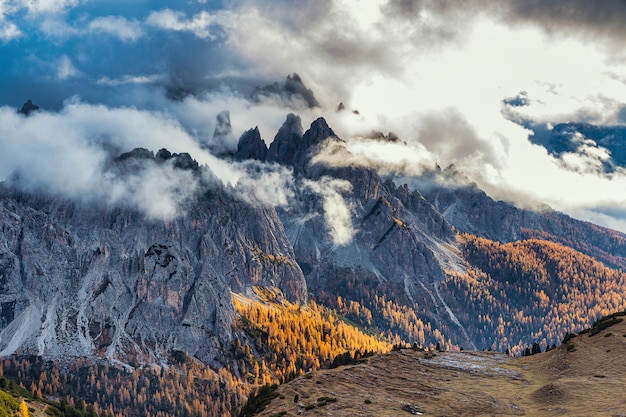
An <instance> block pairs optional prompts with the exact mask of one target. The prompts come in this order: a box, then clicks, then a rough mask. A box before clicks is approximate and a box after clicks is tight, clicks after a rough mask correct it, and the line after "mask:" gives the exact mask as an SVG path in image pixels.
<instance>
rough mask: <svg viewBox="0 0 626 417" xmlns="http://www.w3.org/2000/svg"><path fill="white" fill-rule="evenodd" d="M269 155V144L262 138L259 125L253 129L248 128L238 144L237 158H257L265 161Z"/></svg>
mask: <svg viewBox="0 0 626 417" xmlns="http://www.w3.org/2000/svg"><path fill="white" fill-rule="evenodd" d="M266 156H267V145H265V142H264V141H263V139H262V138H261V132H259V127H258V126H256V127H254V128H253V129H249V130H246V131H245V132H244V133H243V135H241V137H240V138H239V143H238V144H237V152H235V156H234V157H235V159H236V160H240V161H242V160H245V159H257V160H259V161H265V158H266Z"/></svg>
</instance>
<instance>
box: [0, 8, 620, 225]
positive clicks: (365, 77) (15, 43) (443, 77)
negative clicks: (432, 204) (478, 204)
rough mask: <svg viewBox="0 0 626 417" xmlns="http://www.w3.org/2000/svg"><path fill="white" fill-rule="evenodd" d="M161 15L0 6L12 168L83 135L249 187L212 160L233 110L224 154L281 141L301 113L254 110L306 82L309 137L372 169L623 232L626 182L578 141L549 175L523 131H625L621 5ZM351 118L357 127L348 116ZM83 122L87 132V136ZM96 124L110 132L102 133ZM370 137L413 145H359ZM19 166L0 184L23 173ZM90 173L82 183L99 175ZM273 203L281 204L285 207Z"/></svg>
mask: <svg viewBox="0 0 626 417" xmlns="http://www.w3.org/2000/svg"><path fill="white" fill-rule="evenodd" d="M149 3H150V4H148V3H145V2H136V3H133V4H127V3H126V2H110V3H107V4H104V3H101V2H82V1H72V0H65V1H56V2H49V1H43V0H39V1H32V0H29V1H25V0H4V1H0V54H1V55H2V59H3V64H4V65H2V67H1V68H0V105H6V106H9V107H10V108H9V107H6V108H3V109H2V112H1V113H2V114H1V117H2V122H3V123H2V125H1V126H0V129H2V134H3V136H2V138H0V141H2V145H3V146H5V147H7V146H8V149H13V148H11V146H12V147H14V149H13V150H12V152H16V153H17V154H18V155H22V153H23V154H24V156H23V157H22V156H19V157H17V158H15V161H22V160H23V164H24V167H26V166H28V164H27V162H29V161H30V162H33V161H32V159H33V157H32V156H31V157H30V158H31V160H29V159H28V158H27V157H26V155H27V152H26V148H23V149H21V148H20V147H19V146H18V145H16V144H15V143H12V142H14V141H16V140H17V139H15V138H25V139H24V140H26V138H27V137H28V139H30V140H31V141H34V142H31V149H34V148H37V149H48V147H50V146H52V145H51V142H50V141H49V140H52V139H51V138H52V137H57V136H58V137H57V140H56V142H54V143H55V144H57V145H58V146H60V147H61V149H65V148H64V147H63V146H61V145H59V144H61V143H64V142H63V141H68V143H71V141H72V140H75V141H78V139H72V138H78V137H79V136H81V135H82V136H86V137H89V138H91V139H89V141H87V142H81V143H82V145H84V146H86V148H85V152H87V151H91V150H92V149H91V147H93V146H94V145H92V144H91V143H92V142H93V141H97V140H98V139H94V138H103V137H107V138H111V140H112V143H116V144H118V145H120V146H126V147H127V148H129V145H131V144H132V145H135V144H143V146H145V147H147V148H149V149H154V150H156V149H158V148H159V147H160V146H163V147H167V148H168V149H170V148H175V147H177V146H178V147H180V150H181V151H189V152H190V153H191V154H192V155H193V156H194V157H196V158H199V159H202V160H203V163H206V164H207V165H209V166H210V167H211V169H212V170H214V171H215V172H216V176H217V177H218V178H220V179H223V180H224V181H231V182H232V184H236V183H237V181H239V180H240V179H242V178H245V179H247V180H250V181H254V180H255V175H257V174H255V175H248V174H247V173H246V172H248V171H250V170H251V168H250V167H236V166H233V165H229V164H225V163H224V162H223V161H221V162H220V161H219V160H218V159H217V158H214V157H213V156H212V155H211V154H210V153H209V152H206V150H204V148H203V147H202V145H203V144H204V145H207V144H209V145H210V143H211V141H212V140H213V131H214V128H215V115H217V114H218V113H219V112H221V111H222V110H230V114H231V117H232V125H233V135H232V137H231V138H230V139H228V140H227V141H226V142H225V143H223V144H222V146H223V147H224V148H225V149H233V148H234V146H236V143H235V142H236V139H237V138H238V137H239V135H240V134H241V133H242V132H243V131H245V130H246V129H249V128H251V127H254V126H257V125H258V127H259V129H260V131H261V134H262V135H273V133H274V132H276V131H277V129H278V127H279V126H280V124H281V123H282V121H283V120H284V115H285V114H286V113H288V112H289V111H290V110H289V109H287V108H286V107H287V106H288V105H289V103H285V102H279V101H275V102H271V101H261V102H256V103H254V102H251V101H250V100H249V98H250V95H251V94H252V92H253V91H254V88H255V87H257V86H260V85H268V84H271V83H273V82H276V81H279V82H280V81H281V80H283V79H284V77H285V76H286V75H287V74H291V73H293V72H297V73H298V74H300V76H301V77H302V79H303V80H304V82H305V83H306V85H307V87H310V88H311V89H312V90H313V91H314V92H315V97H316V99H317V101H318V102H319V105H320V107H319V108H318V109H317V110H314V111H310V110H303V109H299V111H298V112H299V113H300V115H301V117H302V118H303V121H304V122H305V124H306V122H307V121H311V120H314V119H315V118H316V117H317V116H319V115H320V114H321V115H323V116H324V117H326V118H327V120H328V122H329V124H330V125H331V126H332V127H333V129H334V130H335V131H336V132H337V133H338V134H339V135H340V136H341V137H342V138H343V139H346V140H347V145H346V146H347V149H348V150H349V151H350V152H351V153H352V154H353V155H357V156H358V157H360V158H361V161H360V163H365V162H363V161H366V162H367V163H369V164H375V165H376V166H379V167H381V169H383V168H384V169H385V170H386V171H385V172H402V173H403V174H410V175H413V174H415V173H419V172H420V170H421V169H422V168H420V167H425V166H432V165H433V164H435V163H438V164H440V165H441V166H446V165H448V164H455V165H456V166H457V167H458V169H459V170H461V171H463V172H465V173H466V174H467V175H468V176H469V177H470V178H471V179H472V180H474V181H476V182H477V183H478V184H479V185H480V186H481V187H483V188H484V189H485V190H487V191H488V192H489V193H490V194H491V195H492V196H494V197H496V198H503V199H507V200H512V201H515V202H516V203H518V204H528V203H529V202H531V201H542V202H546V203H548V204H550V205H552V206H553V207H554V208H556V209H559V210H563V211H565V212H567V213H570V214H573V215H576V216H580V217H582V218H585V219H588V220H593V221H599V222H600V223H602V224H605V225H609V226H613V227H618V228H620V229H621V230H626V227H624V219H626V216H624V214H623V212H622V211H621V210H619V209H618V208H619V207H623V206H624V204H625V203H626V201H625V198H623V197H622V195H624V193H623V190H624V185H625V180H624V178H626V176H625V175H624V173H623V172H622V171H621V170H619V169H618V170H615V171H614V172H611V173H609V174H607V173H603V172H599V167H600V166H601V165H602V164H603V163H604V162H605V161H606V157H607V154H606V152H605V151H604V150H603V149H601V148H598V147H594V146H592V144H590V143H588V138H584V137H582V138H580V149H579V150H580V151H579V152H570V153H567V154H564V155H561V156H560V157H555V156H553V155H550V154H548V153H547V152H546V151H545V149H544V148H542V147H540V146H537V145H534V144H532V143H531V142H530V141H529V140H528V137H529V135H530V134H531V133H532V132H531V131H530V130H529V129H527V128H526V127H524V126H525V125H524V124H522V123H520V120H525V121H529V122H532V123H534V124H542V125H544V126H553V125H555V124H557V123H563V122H587V123H593V124H598V125H607V124H621V123H623V122H624V117H623V114H624V112H625V110H624V109H625V108H626V104H625V101H624V97H626V80H625V79H624V77H623V75H622V74H624V73H625V71H626V59H625V58H626V57H625V56H624V53H623V51H624V48H623V46H624V45H623V44H624V42H625V41H624V39H626V37H625V36H624V35H625V33H624V32H625V31H626V29H625V26H624V25H623V22H624V21H625V19H626V5H625V4H624V2H622V1H617V0H607V1H603V2H595V3H594V2H588V1H583V0H570V1H565V0H553V1H534V0H504V1H500V2H492V1H486V0H469V1H462V2H461V1H459V0H373V1H368V2H362V1H358V0H337V1H326V0H325V1H303V2H298V3H297V4H296V3H293V2H288V1H283V0H280V1H269V0H252V1H245V2H244V1H241V0H229V1H224V2H212V1H203V2H200V1H190V2H182V3H180V4H172V3H171V2H165V1H161V0H158V1H154V2H149ZM72 97H78V101H76V100H77V99H75V98H72ZM515 97H517V98H518V99H517V100H514V99H512V98H515ZM28 98H32V99H33V101H34V102H35V103H36V104H39V105H41V106H42V107H43V108H44V109H48V110H50V112H48V113H46V112H44V113H42V114H41V115H39V116H36V117H32V118H28V120H26V121H20V120H21V119H15V117H14V115H9V113H11V112H10V110H11V109H12V110H13V111H14V109H16V108H18V107H19V106H20V105H21V104H22V103H23V102H24V101H25V100H26V99H28ZM77 103H79V104H77ZM339 103H343V105H344V108H345V110H344V111H341V112H336V109H337V107H338V105H339ZM87 113H89V114H90V115H91V116H90V118H89V120H90V121H89V122H87V121H86V120H87V117H83V118H82V119H81V115H84V114H87ZM118 114H119V115H124V117H121V116H120V117H116V116H115V115H118ZM101 115H104V117H103V120H106V122H102V123H98V122H97V120H99V117H100V116H101ZM127 116H128V117H130V119H128V120H135V119H137V121H138V123H139V126H142V128H141V129H139V128H134V127H133V126H132V125H130V124H129V123H126V122H125V120H124V119H125V118H126V117H127ZM91 117H92V118H91ZM63 123H67V124H68V126H63ZM81 123H82V124H81ZM111 124H119V125H120V127H118V128H115V129H114V128H112V127H111ZM11 126H18V127H19V128H14V129H13V130H12V127H11ZM70 126H71V127H70ZM157 128H158V129H157ZM29 129H30V130H32V132H31V134H29V135H25V134H23V132H26V131H29ZM37 129H39V130H37ZM143 129H145V131H144V130H143ZM160 129H163V132H168V133H167V134H162V133H161V132H159V131H157V130H160ZM372 130H378V131H384V132H389V131H393V132H395V133H396V134H397V135H398V136H399V137H400V139H401V140H400V141H398V142H384V141H371V140H365V139H364V138H365V137H366V136H368V135H369V134H370V133H371V131H372ZM38 132H39V133H38ZM42 132H45V133H46V134H48V133H51V134H49V135H48V136H50V138H46V137H45V136H46V135H44V133H42ZM56 132H59V133H58V135H57V133H56ZM60 132H63V133H60ZM148 132H149V133H148ZM61 135H62V136H63V139H62V138H61V137H60V136H61ZM9 136H11V137H9ZM33 138H34V139H33ZM68 138H69V139H68ZM120 138H124V139H120ZM90 141H91V142H90ZM9 142H10V143H9ZM266 142H268V141H267V138H266ZM34 144H36V147H35V145H34ZM84 146H83V147H84ZM139 146H141V145H139ZM72 149H74V150H75V152H78V149H83V148H81V146H78V147H77V148H72ZM125 150H128V149H125ZM170 150H172V151H176V149H170ZM20 152H21V153H20ZM97 152H98V151H96V154H97ZM70 154H71V153H69V151H68V154H67V155H70ZM76 158H78V157H76ZM85 158H87V157H86V156H85ZM9 159H11V158H7V157H5V160H4V161H2V163H3V165H2V166H3V167H5V166H6V167H11V168H16V166H15V165H16V162H15V161H12V160H9ZM78 159H79V158H78ZM355 159H359V158H355ZM92 162H93V164H94V165H93V166H96V167H97V166H99V165H98V164H101V160H100V159H96V160H94V161H92ZM356 162H358V161H355V163H356ZM5 163H6V165H4V164H5ZM41 163H42V166H43V167H45V161H42V162H41ZM31 166H32V165H31ZM80 166H81V169H82V168H83V167H82V165H80ZM84 169H85V173H86V174H85V176H84V177H85V178H90V177H91V176H97V174H98V172H99V171H98V170H97V169H95V170H94V169H93V168H92V167H91V166H85V167H84ZM5 171H8V168H7V169H5ZM92 171H93V172H92ZM252 171H253V170H252ZM56 174H57V175H58V176H60V177H63V173H62V172H59V173H56ZM35 175H37V174H35ZM275 177H276V178H275ZM278 177H283V175H282V174H281V173H278V172H272V171H268V172H267V173H263V174H262V175H257V177H256V180H259V181H261V182H263V183H266V184H267V185H268V186H269V187H270V188H267V187H266V188H265V189H266V191H267V193H271V192H272V191H271V190H272V188H271V185H270V184H274V183H275V181H276V180H277V179H278ZM46 178H47V176H46V175H43V174H42V175H41V178H40V179H41V180H42V181H45V180H46ZM244 183H245V181H243V180H242V182H241V184H244ZM242 186H243V185H242ZM290 186H291V185H290V184H288V183H285V184H282V185H280V190H288V189H289V187H290ZM72 187H76V188H77V189H80V188H81V187H83V188H84V187H85V185H84V184H83V185H81V184H80V183H79V184H72V185H71V187H70V188H72ZM246 187H249V185H246ZM253 188H254V187H253ZM259 189H263V187H259ZM274 194H275V195H276V196H277V198H276V201H274V202H272V204H282V202H283V201H284V200H285V198H289V192H288V191H285V192H282V191H281V192H274ZM165 211H167V210H165ZM340 229H341V227H339V228H338V229H337V230H340Z"/></svg>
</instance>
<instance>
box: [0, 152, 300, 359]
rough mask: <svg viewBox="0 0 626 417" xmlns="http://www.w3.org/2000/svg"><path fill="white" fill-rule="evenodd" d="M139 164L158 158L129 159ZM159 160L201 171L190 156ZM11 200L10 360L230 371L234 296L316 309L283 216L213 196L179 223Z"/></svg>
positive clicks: (0, 286) (2, 331)
mask: <svg viewBox="0 0 626 417" xmlns="http://www.w3.org/2000/svg"><path fill="white" fill-rule="evenodd" d="M135 157H140V158H141V157H147V158H150V157H152V155H151V152H149V151H148V153H146V152H145V150H135V151H133V152H131V153H129V154H126V155H125V156H123V157H122V158H125V159H129V158H135ZM157 158H162V159H168V158H178V160H180V161H181V163H180V166H179V169H190V168H191V169H198V168H197V163H195V161H193V162H194V163H195V164H194V163H190V162H189V161H188V155H186V154H181V155H174V156H171V155H169V152H167V151H166V150H161V151H159V153H157ZM194 167H195V168H194ZM0 196H1V197H0V224H2V233H0V312H1V314H2V317H1V318H0V352H1V353H0V354H2V355H8V354H11V353H13V352H15V351H16V350H17V349H18V348H21V349H23V348H29V349H31V350H32V351H33V352H35V353H37V354H40V355H46V356H75V355H81V356H82V355H87V356H91V355H94V356H106V357H108V358H109V359H112V360H120V361H123V362H126V363H131V362H133V363H134V362H136V363H166V362H167V361H168V355H170V354H171V352H173V351H177V350H179V351H184V352H187V353H188V354H189V355H192V356H196V357H197V358H198V359H200V360H202V361H204V362H205V363H208V364H211V365H214V366H219V365H220V361H221V360H224V351H223V347H222V346H223V343H225V342H228V341H229V340H231V339H232V337H233V334H232V331H233V330H232V328H231V324H232V320H233V317H234V312H233V307H232V305H231V303H230V293H231V291H236V292H243V293H245V292H247V291H248V290H249V289H250V287H251V286H253V285H267V286H276V287H278V288H280V289H281V290H282V291H283V293H284V294H285V295H286V296H287V298H289V299H290V300H292V301H295V302H304V301H305V300H306V298H307V289H306V285H305V281H304V277H303V275H302V272H301V270H300V268H299V267H298V265H297V263H296V261H295V255H294V253H293V249H292V247H291V245H290V243H289V241H288V240H287V238H286V236H285V234H284V231H283V227H282V224H281V222H280V219H279V218H278V216H277V213H276V211H275V210H274V209H273V208H271V207H264V206H260V205H253V204H251V203H249V202H244V201H242V200H238V199H236V198H235V197H233V196H231V195H229V194H227V193H226V192H225V191H223V190H222V189H221V188H216V187H214V186H211V185H209V184H205V185H204V187H203V190H202V191H201V192H200V193H199V195H198V197H197V199H196V200H195V201H194V202H193V203H192V204H191V206H189V207H187V210H186V215H185V216H181V217H179V218H177V219H175V220H171V221H157V220H147V219H146V218H145V217H144V216H143V214H141V213H138V212H136V211H133V210H130V209H113V208H108V209H106V208H101V207H93V206H87V205H82V204H79V203H72V202H68V201H64V200H57V199H53V198H44V197H41V196H34V195H30V194H23V193H21V192H18V191H16V190H15V189H11V188H7V187H2V188H1V189H0ZM251 219H253V220H251ZM277 259H279V260H280V262H277V261H276V260H277Z"/></svg>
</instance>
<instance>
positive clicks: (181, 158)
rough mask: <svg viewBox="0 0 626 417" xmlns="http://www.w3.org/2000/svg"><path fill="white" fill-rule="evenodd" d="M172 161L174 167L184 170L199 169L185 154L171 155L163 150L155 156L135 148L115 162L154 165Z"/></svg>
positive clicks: (122, 154) (148, 151) (196, 163)
mask: <svg viewBox="0 0 626 417" xmlns="http://www.w3.org/2000/svg"><path fill="white" fill-rule="evenodd" d="M169 160H173V161H174V167H175V168H178V169H184V170H192V171H195V170H197V169H198V168H199V165H198V162H197V161H196V160H195V159H193V158H192V157H191V155H190V154H189V153H187V152H181V153H171V152H170V151H168V150H167V149H165V148H162V149H160V150H159V151H158V152H157V154H156V156H155V155H154V152H153V151H151V150H149V149H146V148H135V149H133V150H131V151H129V152H124V153H121V154H120V155H119V156H118V157H117V158H115V161H116V162H118V163H125V162H131V161H153V162H156V163H164V162H166V161H169Z"/></svg>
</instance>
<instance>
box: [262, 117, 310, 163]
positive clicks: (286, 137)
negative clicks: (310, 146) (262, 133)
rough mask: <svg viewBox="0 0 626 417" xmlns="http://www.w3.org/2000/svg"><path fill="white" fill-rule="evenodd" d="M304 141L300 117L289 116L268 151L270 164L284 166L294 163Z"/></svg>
mask: <svg viewBox="0 0 626 417" xmlns="http://www.w3.org/2000/svg"><path fill="white" fill-rule="evenodd" d="M301 140H302V121H301V120H300V116H296V115H295V114H293V113H290V114H288V115H287V120H285V123H283V125H282V126H281V127H280V129H279V130H278V133H277V134H276V136H275V137H274V141H273V142H272V143H271V144H270V147H269V149H268V151H267V161H268V162H279V163H283V164H291V163H293V160H294V157H295V155H296V151H297V150H298V147H299V146H300V141H301Z"/></svg>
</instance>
